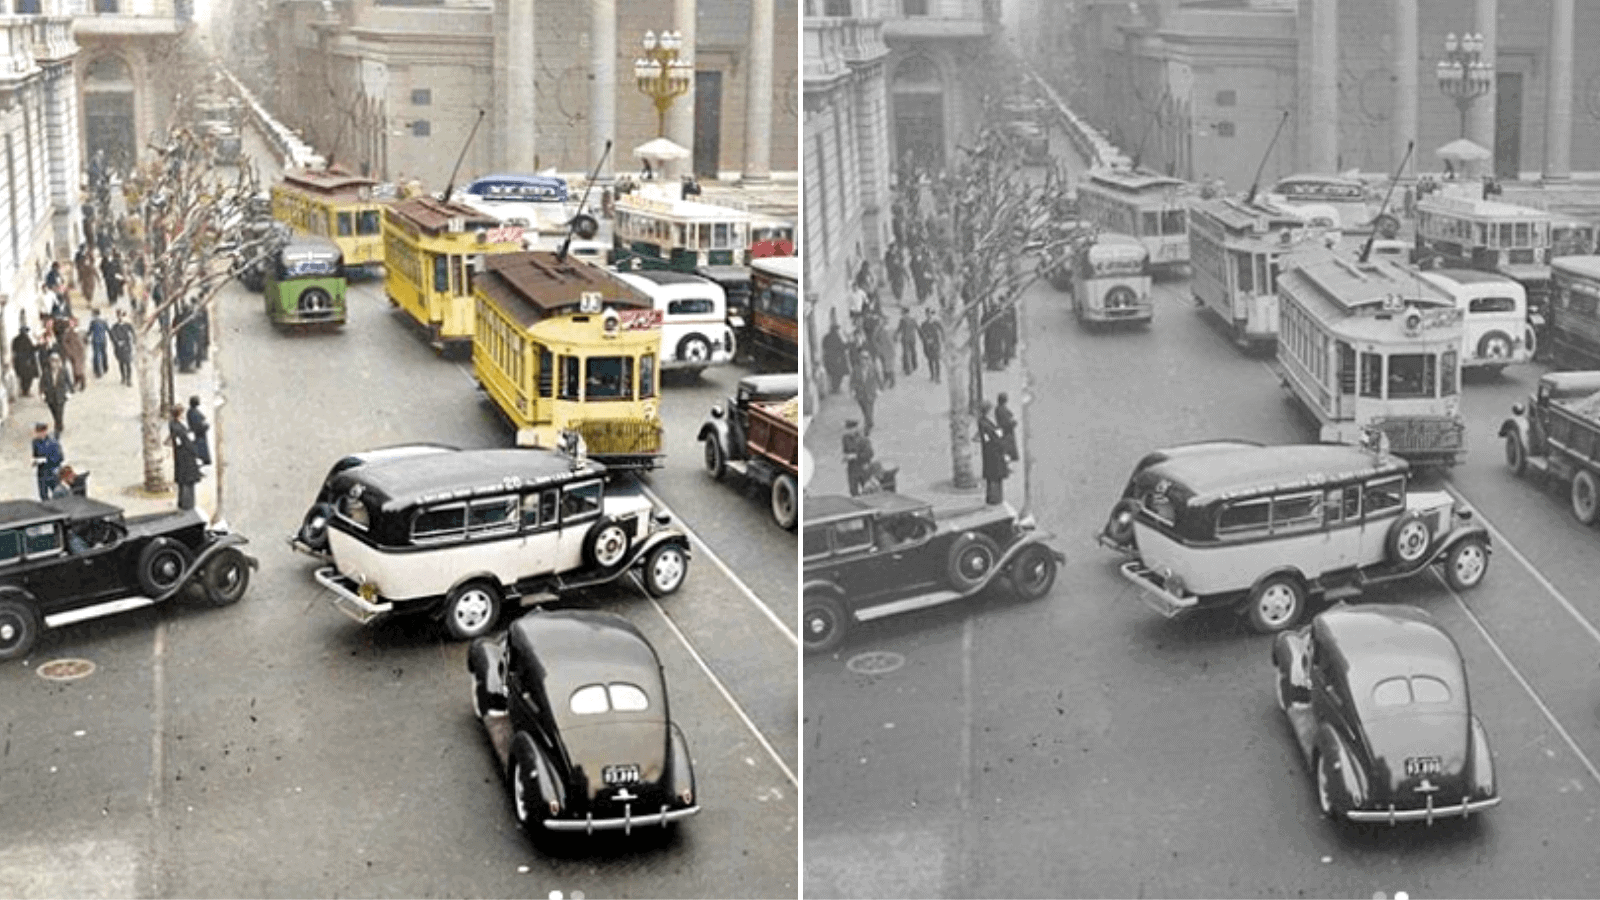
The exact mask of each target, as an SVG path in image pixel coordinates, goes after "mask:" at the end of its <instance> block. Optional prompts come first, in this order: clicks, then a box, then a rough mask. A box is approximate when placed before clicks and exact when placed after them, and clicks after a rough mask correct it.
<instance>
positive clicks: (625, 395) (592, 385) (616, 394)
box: [584, 356, 633, 400]
mask: <svg viewBox="0 0 1600 900" xmlns="http://www.w3.org/2000/svg"><path fill="white" fill-rule="evenodd" d="M588 369H589V371H588V373H587V379H586V380H587V389H586V391H585V393H584V399H585V400H632V399H633V357H631V356H591V357H589V360H588Z"/></svg>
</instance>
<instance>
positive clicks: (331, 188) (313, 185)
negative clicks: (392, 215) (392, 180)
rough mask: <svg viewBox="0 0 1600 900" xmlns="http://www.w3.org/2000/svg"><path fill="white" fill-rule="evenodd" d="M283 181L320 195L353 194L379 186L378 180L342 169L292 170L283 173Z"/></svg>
mask: <svg viewBox="0 0 1600 900" xmlns="http://www.w3.org/2000/svg"><path fill="white" fill-rule="evenodd" d="M283 180H284V181H285V182H287V183H288V184H290V185H293V186H295V187H300V188H305V189H307V190H310V191H314V192H316V193H319V194H341V193H351V192H355V191H359V190H361V189H362V188H367V189H369V190H370V189H371V188H374V187H377V186H378V182H377V180H376V179H373V178H368V177H366V176H365V175H357V174H355V173H354V172H346V171H344V170H342V169H292V170H290V171H288V172H285V173H283Z"/></svg>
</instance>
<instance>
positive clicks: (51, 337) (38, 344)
mask: <svg viewBox="0 0 1600 900" xmlns="http://www.w3.org/2000/svg"><path fill="white" fill-rule="evenodd" d="M55 333H56V327H55V320H54V319H46V320H44V328H43V330H42V331H40V332H39V339H38V340H37V341H34V342H33V355H34V356H35V357H36V358H37V359H38V366H37V367H36V369H35V371H37V372H38V373H39V389H40V390H43V389H44V370H45V369H46V368H48V367H49V365H50V358H51V357H52V356H60V355H61V349H60V348H59V347H57V346H56V342H55Z"/></svg>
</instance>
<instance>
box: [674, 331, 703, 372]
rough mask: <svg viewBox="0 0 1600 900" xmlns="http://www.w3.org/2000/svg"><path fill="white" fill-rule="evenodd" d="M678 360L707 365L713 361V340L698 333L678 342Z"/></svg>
mask: <svg viewBox="0 0 1600 900" xmlns="http://www.w3.org/2000/svg"><path fill="white" fill-rule="evenodd" d="M678 361H679V362H687V363H697V364H699V365H702V366H703V365H705V364H707V363H709V362H711V342H710V341H708V340H706V339H705V338H704V337H702V336H701V335H698V334H691V335H688V336H686V337H684V339H683V340H681V341H679V342H678Z"/></svg>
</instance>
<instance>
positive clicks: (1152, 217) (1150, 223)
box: [1139, 212, 1161, 237]
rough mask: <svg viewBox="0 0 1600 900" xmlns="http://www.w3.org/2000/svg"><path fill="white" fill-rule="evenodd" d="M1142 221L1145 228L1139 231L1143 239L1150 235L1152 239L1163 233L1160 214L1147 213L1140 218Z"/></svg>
mask: <svg viewBox="0 0 1600 900" xmlns="http://www.w3.org/2000/svg"><path fill="white" fill-rule="evenodd" d="M1140 220H1141V221H1142V222H1143V224H1144V227H1143V228H1142V229H1140V230H1139V235H1140V236H1141V237H1143V236H1145V235H1149V236H1151V237H1154V236H1156V235H1158V234H1160V233H1161V214H1160V213H1158V212H1147V213H1145V214H1144V215H1142V216H1140Z"/></svg>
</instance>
